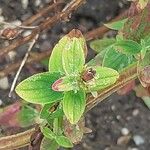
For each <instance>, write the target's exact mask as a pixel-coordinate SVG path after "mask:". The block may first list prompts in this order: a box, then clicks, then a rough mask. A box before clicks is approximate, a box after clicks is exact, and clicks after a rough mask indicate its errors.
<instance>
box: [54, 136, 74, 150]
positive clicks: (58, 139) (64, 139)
mask: <svg viewBox="0 0 150 150" xmlns="http://www.w3.org/2000/svg"><path fill="white" fill-rule="evenodd" d="M56 142H57V143H58V144H59V145H60V146H62V147H65V148H70V147H73V144H72V143H71V141H70V140H69V139H68V138H67V137H65V136H57V137H56Z"/></svg>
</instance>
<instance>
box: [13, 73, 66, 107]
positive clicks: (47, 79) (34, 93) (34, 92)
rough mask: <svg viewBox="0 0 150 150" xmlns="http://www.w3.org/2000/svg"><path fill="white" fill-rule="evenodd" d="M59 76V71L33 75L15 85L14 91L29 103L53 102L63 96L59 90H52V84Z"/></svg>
mask: <svg viewBox="0 0 150 150" xmlns="http://www.w3.org/2000/svg"><path fill="white" fill-rule="evenodd" d="M59 78H60V73H49V72H45V73H39V74H36V75H33V76H31V77H29V78H27V79H25V80H24V81H22V82H21V83H19V85H17V87H16V93H17V94H18V95H19V96H20V97H21V98H22V99H24V100H26V101H28V102H31V103H36V104H46V103H53V102H55V101H58V100H60V99H62V98H63V94H62V93H61V92H56V91H53V90H52V84H53V83H54V81H56V80H57V79H59Z"/></svg>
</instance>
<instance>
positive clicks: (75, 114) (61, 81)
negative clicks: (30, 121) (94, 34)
mask: <svg viewBox="0 0 150 150" xmlns="http://www.w3.org/2000/svg"><path fill="white" fill-rule="evenodd" d="M86 53H87V48H86V42H85V39H84V37H83V36H82V34H81V32H80V31H79V30H77V29H74V30H72V31H71V32H70V33H69V34H67V35H66V36H64V37H63V38H62V39H61V40H60V41H59V42H58V44H56V46H55V47H54V49H53V51H52V54H51V57H50V60H49V72H45V73H40V74H36V75H33V76H31V77H29V78H28V79H26V80H24V81H22V82H21V83H20V84H19V85H18V86H17V87H16V92H17V93H18V95H19V96H20V97H21V98H23V99H24V100H26V101H28V102H30V103H35V104H41V105H42V106H43V108H42V111H41V114H40V116H41V119H43V121H42V123H41V128H42V132H43V134H44V135H45V137H46V138H49V139H50V140H54V141H55V142H56V143H57V144H59V145H60V146H63V147H72V144H71V142H70V140H69V139H68V138H67V137H65V136H64V132H63V120H64V119H67V120H69V122H70V123H71V124H72V125H75V126H76V128H77V123H78V122H79V120H80V119H81V117H82V116H83V113H84V111H85V107H86V94H87V93H90V92H91V93H92V94H93V96H96V95H97V94H96V92H97V91H98V90H100V89H104V88H106V87H108V86H110V85H111V84H114V83H115V82H116V80H117V79H118V78H119V74H118V72H117V71H116V70H114V69H111V68H107V67H101V66H87V65H86V64H85V57H86ZM54 106H55V110H54V111H53V112H51V111H50V110H49V109H50V108H52V107H54Z"/></svg>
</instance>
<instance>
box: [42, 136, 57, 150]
mask: <svg viewBox="0 0 150 150" xmlns="http://www.w3.org/2000/svg"><path fill="white" fill-rule="evenodd" d="M58 148H59V145H58V144H57V142H56V141H55V140H50V139H48V138H45V137H44V138H43V140H42V143H41V147H40V150H57V149H58Z"/></svg>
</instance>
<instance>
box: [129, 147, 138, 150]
mask: <svg viewBox="0 0 150 150" xmlns="http://www.w3.org/2000/svg"><path fill="white" fill-rule="evenodd" d="M128 150H139V149H138V148H136V147H129V148H128Z"/></svg>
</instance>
